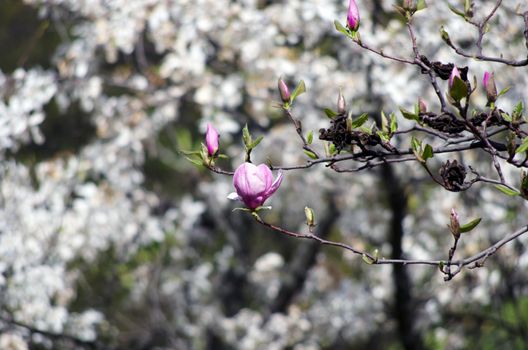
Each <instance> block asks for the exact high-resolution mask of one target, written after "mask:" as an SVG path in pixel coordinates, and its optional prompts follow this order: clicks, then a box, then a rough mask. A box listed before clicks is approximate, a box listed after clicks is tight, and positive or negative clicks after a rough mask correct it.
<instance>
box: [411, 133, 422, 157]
mask: <svg viewBox="0 0 528 350" xmlns="http://www.w3.org/2000/svg"><path fill="white" fill-rule="evenodd" d="M411 148H412V149H413V151H415V152H418V153H420V150H421V148H422V141H420V140H418V139H417V138H416V137H414V136H413V137H412V138H411Z"/></svg>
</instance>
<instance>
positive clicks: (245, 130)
mask: <svg viewBox="0 0 528 350" xmlns="http://www.w3.org/2000/svg"><path fill="white" fill-rule="evenodd" d="M242 139H243V140H244V145H245V146H246V148H250V147H249V146H250V145H251V143H252V142H253V140H252V139H251V135H250V133H249V129H248V126H247V124H246V125H244V128H243V129H242Z"/></svg>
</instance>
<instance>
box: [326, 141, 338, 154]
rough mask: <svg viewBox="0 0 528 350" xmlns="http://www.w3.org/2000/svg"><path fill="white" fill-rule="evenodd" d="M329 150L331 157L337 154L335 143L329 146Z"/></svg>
mask: <svg viewBox="0 0 528 350" xmlns="http://www.w3.org/2000/svg"><path fill="white" fill-rule="evenodd" d="M328 150H329V152H330V155H332V156H333V155H334V154H336V153H337V148H336V146H335V145H334V144H333V143H331V144H330V146H328Z"/></svg>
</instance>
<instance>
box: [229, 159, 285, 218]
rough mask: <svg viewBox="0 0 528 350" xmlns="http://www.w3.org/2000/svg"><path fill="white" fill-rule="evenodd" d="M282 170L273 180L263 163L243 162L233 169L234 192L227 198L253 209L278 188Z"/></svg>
mask: <svg viewBox="0 0 528 350" xmlns="http://www.w3.org/2000/svg"><path fill="white" fill-rule="evenodd" d="M282 178H283V175H282V172H280V171H279V175H278V176H277V178H276V179H275V181H273V174H272V173H271V170H270V169H269V168H268V166H267V165H265V164H260V165H258V166H256V165H254V164H251V163H244V164H242V165H240V166H239V167H238V168H237V169H236V170H235V175H234V177H233V185H234V186H235V190H236V193H232V194H230V195H229V197H228V198H229V199H238V200H241V201H242V202H243V203H244V204H245V205H246V206H247V207H248V208H249V209H255V208H257V207H260V206H262V205H263V204H264V202H265V201H266V199H268V198H269V197H271V196H272V195H273V193H275V191H277V189H278V188H279V186H280V184H281V182H282Z"/></svg>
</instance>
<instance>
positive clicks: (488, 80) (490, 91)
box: [482, 72, 497, 102]
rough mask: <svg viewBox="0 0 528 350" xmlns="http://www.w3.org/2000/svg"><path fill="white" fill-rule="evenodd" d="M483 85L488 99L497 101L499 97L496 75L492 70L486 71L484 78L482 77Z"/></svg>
mask: <svg viewBox="0 0 528 350" xmlns="http://www.w3.org/2000/svg"><path fill="white" fill-rule="evenodd" d="M482 85H484V89H485V90H486V96H487V97H488V101H490V102H495V100H496V99H497V87H496V86H495V75H494V74H493V72H492V73H490V72H484V78H483V79H482Z"/></svg>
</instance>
